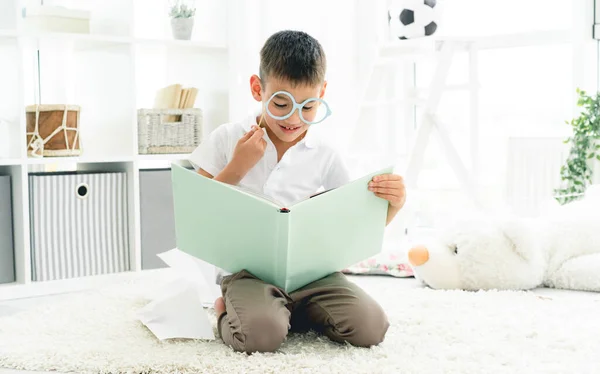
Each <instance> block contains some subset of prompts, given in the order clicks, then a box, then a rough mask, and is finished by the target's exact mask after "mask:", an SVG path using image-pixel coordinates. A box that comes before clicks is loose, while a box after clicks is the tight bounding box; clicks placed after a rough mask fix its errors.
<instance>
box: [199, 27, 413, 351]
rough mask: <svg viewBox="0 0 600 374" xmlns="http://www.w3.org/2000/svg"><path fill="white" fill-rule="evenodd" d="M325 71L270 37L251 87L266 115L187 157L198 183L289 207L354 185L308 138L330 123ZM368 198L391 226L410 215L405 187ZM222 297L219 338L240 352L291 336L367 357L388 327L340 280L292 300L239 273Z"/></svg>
mask: <svg viewBox="0 0 600 374" xmlns="http://www.w3.org/2000/svg"><path fill="white" fill-rule="evenodd" d="M325 70H326V59H325V53H324V51H323V49H322V47H321V45H320V44H319V42H318V41H316V40H315V39H314V38H312V37H311V36H309V35H307V34H306V33H303V32H298V31H281V32H278V33H276V34H274V35H272V36H271V37H270V38H269V39H268V40H267V41H266V43H265V45H264V46H263V48H262V49H261V52H260V71H259V75H258V76H257V75H254V76H252V77H251V79H250V90H251V94H252V97H254V99H255V100H256V101H258V102H261V103H262V110H261V113H260V114H259V115H257V116H255V115H253V116H251V117H250V118H248V119H247V120H245V121H243V122H241V123H230V124H226V125H223V126H220V127H218V128H217V129H216V130H214V131H213V132H212V133H211V134H210V136H209V137H208V139H207V140H206V141H205V142H203V143H202V144H201V145H200V146H199V147H198V148H197V149H196V150H195V151H194V152H193V153H192V155H191V157H190V161H191V163H192V164H193V165H194V167H195V168H196V169H197V170H198V173H199V174H201V175H203V176H205V177H208V178H214V179H215V180H218V181H221V182H223V183H229V184H234V185H240V186H242V187H245V188H250V189H252V190H254V191H257V192H261V193H264V194H266V195H269V196H271V197H273V198H276V199H277V200H279V201H281V202H283V203H285V204H292V203H294V202H296V201H298V200H301V199H303V198H306V197H308V196H310V195H313V194H315V193H316V192H317V190H319V189H320V188H321V187H323V188H325V189H331V188H336V187H339V186H341V185H343V184H345V183H348V182H350V178H349V175H348V172H347V169H346V168H345V167H344V164H343V162H342V160H341V158H340V156H339V155H338V154H337V153H336V152H334V151H333V150H332V149H331V148H329V147H327V146H326V145H324V144H321V143H320V142H319V141H318V140H317V139H316V138H315V136H314V134H313V132H312V131H309V127H310V126H311V125H313V124H315V123H318V122H321V121H322V120H324V119H325V118H326V117H327V115H328V114H329V110H328V109H329V108H328V107H327V103H326V102H325V101H323V99H322V98H323V96H324V95H325V88H326V86H327V83H326V81H325ZM369 189H370V190H371V191H373V192H374V193H375V194H377V196H379V197H381V198H384V199H386V200H388V201H389V208H388V217H387V223H389V222H390V221H391V220H392V219H393V218H394V216H395V215H396V213H397V212H398V211H399V210H400V209H401V208H402V206H403V205H404V201H405V190H404V184H403V182H402V178H400V177H399V176H396V175H382V176H378V177H375V178H374V180H373V181H372V182H371V183H370V184H369ZM348 203H349V204H351V203H352V202H351V201H349V202H348ZM318 260H319V259H315V261H318ZM221 289H222V294H223V297H221V298H219V299H217V301H216V302H215V311H216V313H217V316H218V329H219V333H220V335H221V337H222V339H223V341H224V342H225V343H226V344H227V345H230V346H232V347H233V349H234V350H236V351H242V352H247V353H252V352H272V351H275V350H276V349H278V348H279V346H280V345H281V344H282V343H283V341H284V340H285V338H286V336H287V333H288V330H290V329H291V330H293V331H307V330H308V329H311V328H312V329H314V330H316V331H319V332H321V333H324V334H325V335H326V336H328V337H329V338H330V339H332V340H334V341H337V342H348V343H350V344H353V345H355V346H361V347H370V346H373V345H377V344H379V343H380V342H382V341H383V339H384V336H385V334H386V332H387V329H388V327H389V323H388V320H387V317H386V315H385V313H384V312H383V310H382V308H381V307H380V306H379V305H378V304H377V303H376V302H375V301H374V300H373V299H372V298H371V297H370V296H369V295H367V294H366V293H365V292H364V291H363V290H362V289H360V288H359V287H358V286H356V285H355V284H354V283H352V282H350V281H349V280H347V279H346V277H345V276H344V275H343V274H341V273H335V274H332V275H330V276H327V277H325V278H323V279H320V280H317V281H316V282H313V283H311V284H309V285H307V286H305V287H304V288H301V289H300V290H297V291H294V292H292V293H291V294H289V295H288V294H287V293H285V292H284V291H283V290H281V289H279V288H277V287H275V286H273V285H269V284H266V283H265V282H263V281H262V280H260V279H258V278H256V277H255V276H253V275H252V274H250V273H248V272H246V271H241V272H239V273H236V274H232V275H229V276H227V277H225V278H224V279H223V281H222V284H221Z"/></svg>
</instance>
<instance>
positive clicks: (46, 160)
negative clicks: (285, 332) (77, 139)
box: [26, 157, 133, 165]
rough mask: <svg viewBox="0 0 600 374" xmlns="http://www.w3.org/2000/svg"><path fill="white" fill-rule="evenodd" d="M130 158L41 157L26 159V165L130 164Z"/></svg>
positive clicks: (131, 159)
mask: <svg viewBox="0 0 600 374" xmlns="http://www.w3.org/2000/svg"><path fill="white" fill-rule="evenodd" d="M132 161H133V158H132V157H115V158H110V157H109V158H103V159H91V158H90V159H86V158H85V157H42V158H33V157H30V158H27V161H26V163H27V164H28V165H50V164H72V163H75V164H97V163H119V162H132Z"/></svg>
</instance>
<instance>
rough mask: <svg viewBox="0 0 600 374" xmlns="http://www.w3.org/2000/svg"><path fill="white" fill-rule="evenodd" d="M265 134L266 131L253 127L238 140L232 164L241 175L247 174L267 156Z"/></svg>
mask: <svg viewBox="0 0 600 374" xmlns="http://www.w3.org/2000/svg"><path fill="white" fill-rule="evenodd" d="M264 134H265V130H263V129H262V128H259V127H258V126H253V127H252V130H250V131H249V132H248V133H247V134H246V135H244V136H242V137H241V138H240V140H238V142H237V145H236V146H235V149H234V150H233V157H232V158H231V162H230V163H231V164H232V165H231V166H233V167H235V168H236V169H237V171H238V172H239V173H241V174H246V173H247V172H248V171H249V170H250V169H252V168H253V167H254V165H256V163H257V162H258V161H259V160H260V159H261V158H262V157H263V155H264V154H265V149H266V148H267V142H266V141H265V140H264V139H263V136H264Z"/></svg>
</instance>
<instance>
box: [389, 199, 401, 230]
mask: <svg viewBox="0 0 600 374" xmlns="http://www.w3.org/2000/svg"><path fill="white" fill-rule="evenodd" d="M400 209H402V208H401V207H396V206H392V204H388V211H387V221H386V222H385V225H386V226H387V225H389V224H390V223H391V222H392V221H393V220H394V217H396V214H398V212H399V211H400Z"/></svg>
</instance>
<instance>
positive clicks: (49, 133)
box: [25, 104, 81, 157]
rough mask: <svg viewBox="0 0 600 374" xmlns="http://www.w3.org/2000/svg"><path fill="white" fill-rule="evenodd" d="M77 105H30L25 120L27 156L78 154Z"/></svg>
mask: <svg viewBox="0 0 600 374" xmlns="http://www.w3.org/2000/svg"><path fill="white" fill-rule="evenodd" d="M80 109H81V108H80V107H79V106H78V105H63V104H59V105H30V106H28V107H26V108H25V110H26V112H27V114H26V120H27V154H28V155H29V156H30V157H65V156H79V155H80V154H81V147H80V144H79V143H80V137H79V113H80Z"/></svg>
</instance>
